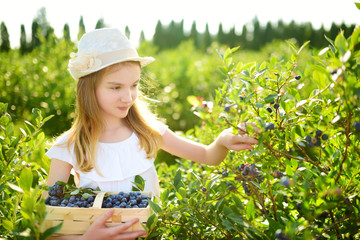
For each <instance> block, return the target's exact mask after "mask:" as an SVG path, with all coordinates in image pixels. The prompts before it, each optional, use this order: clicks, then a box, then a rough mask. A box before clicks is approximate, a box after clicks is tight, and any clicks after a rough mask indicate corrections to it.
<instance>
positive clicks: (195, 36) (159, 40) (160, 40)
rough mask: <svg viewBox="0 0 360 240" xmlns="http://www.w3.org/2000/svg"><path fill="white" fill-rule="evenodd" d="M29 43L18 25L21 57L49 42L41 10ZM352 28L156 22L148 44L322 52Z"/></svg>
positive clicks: (6, 45) (4, 34)
mask: <svg viewBox="0 0 360 240" xmlns="http://www.w3.org/2000/svg"><path fill="white" fill-rule="evenodd" d="M103 27H106V24H105V22H104V19H103V18H100V19H99V20H98V21H97V23H96V26H95V28H96V29H97V28H103ZM31 28H32V29H31V30H32V32H31V40H30V42H28V41H27V36H26V32H25V27H24V25H21V36H20V52H21V53H22V54H24V53H27V52H31V51H32V50H33V49H34V48H36V47H37V46H39V45H40V44H41V41H40V38H41V37H45V38H46V39H47V40H49V39H53V38H52V36H54V29H53V28H52V27H51V26H50V24H49V22H48V21H47V18H46V10H45V8H41V9H40V10H39V11H38V14H37V16H36V17H35V18H34V20H33V22H32V27H31ZM354 28H355V24H352V25H350V26H347V25H345V24H344V23H343V24H341V25H337V24H335V23H333V24H332V25H331V28H330V29H325V28H324V26H322V27H321V28H319V29H314V27H313V26H312V24H311V23H310V22H308V23H301V24H298V23H295V22H294V21H292V22H290V23H289V24H286V23H284V22H283V21H282V20H279V21H278V22H277V23H276V24H274V23H271V22H267V23H266V25H265V26H263V25H261V24H260V22H259V20H258V19H257V18H255V19H253V21H252V22H251V23H249V24H246V25H243V26H242V31H241V33H237V31H236V29H235V26H234V27H233V28H231V29H230V30H229V31H228V32H225V31H224V28H223V25H222V24H221V23H220V24H219V29H218V32H217V34H215V35H211V33H210V31H209V26H208V24H206V27H205V31H204V32H199V31H198V30H197V26H196V22H193V23H192V26H191V30H190V32H185V30H184V20H182V21H180V22H175V21H172V22H171V23H170V24H169V25H163V24H162V23H161V21H160V20H159V21H158V23H157V25H156V28H155V33H154V35H153V38H152V41H153V43H154V45H156V46H157V47H158V48H159V50H164V49H169V48H174V47H176V46H178V45H179V44H180V43H181V42H182V41H185V40H189V39H191V40H192V41H193V42H194V45H195V46H196V47H197V48H199V49H202V50H206V49H207V48H208V47H209V46H210V45H211V44H212V43H213V42H218V43H220V44H224V45H227V46H230V47H235V46H241V47H242V48H243V49H254V50H259V49H260V48H261V47H262V46H263V45H264V44H266V43H269V42H271V41H273V40H274V39H280V40H286V39H290V38H293V39H295V40H296V41H297V42H298V43H299V44H302V43H304V42H306V41H308V40H310V41H311V45H312V47H314V48H322V47H324V46H326V44H327V43H326V39H325V38H324V35H326V36H328V37H329V38H332V39H333V38H335V37H336V35H337V34H338V33H339V31H340V30H343V31H344V35H345V36H349V35H350V33H351V32H352V31H353V30H354ZM85 32H86V30H85V24H84V20H83V17H82V16H81V17H80V21H79V31H78V36H77V38H78V39H80V37H81V36H82V35H83V34H84V33H85ZM125 34H126V35H127V36H128V37H130V29H129V27H128V26H126V28H125ZM63 38H64V39H66V40H68V41H70V39H71V37H70V28H69V25H68V24H67V23H66V24H65V25H64V28H63ZM144 40H145V36H144V32H143V31H142V32H141V34H140V39H139V41H140V42H143V41H144ZM0 42H1V44H0V51H3V52H4V51H9V50H10V41H9V34H8V31H7V28H6V25H5V23H4V22H2V23H1V38H0Z"/></svg>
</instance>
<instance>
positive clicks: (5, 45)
mask: <svg viewBox="0 0 360 240" xmlns="http://www.w3.org/2000/svg"><path fill="white" fill-rule="evenodd" d="M0 31H1V45H0V51H1V52H8V51H9V50H10V40H9V33H8V31H7V28H6V25H5V23H4V22H1V25H0Z"/></svg>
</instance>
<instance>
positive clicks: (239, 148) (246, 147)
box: [230, 144, 254, 151]
mask: <svg viewBox="0 0 360 240" xmlns="http://www.w3.org/2000/svg"><path fill="white" fill-rule="evenodd" d="M252 149H254V147H253V146H252V145H251V144H233V145H231V146H230V150H233V151H242V150H252Z"/></svg>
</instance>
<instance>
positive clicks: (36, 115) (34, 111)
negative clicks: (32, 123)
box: [32, 108, 42, 119]
mask: <svg viewBox="0 0 360 240" xmlns="http://www.w3.org/2000/svg"><path fill="white" fill-rule="evenodd" d="M32 113H33V114H34V116H35V117H36V118H40V119H42V117H41V111H40V109H38V108H33V109H32Z"/></svg>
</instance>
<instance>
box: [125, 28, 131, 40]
mask: <svg viewBox="0 0 360 240" xmlns="http://www.w3.org/2000/svg"><path fill="white" fill-rule="evenodd" d="M125 36H126V37H127V38H128V39H130V28H129V27H128V26H126V27H125Z"/></svg>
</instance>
